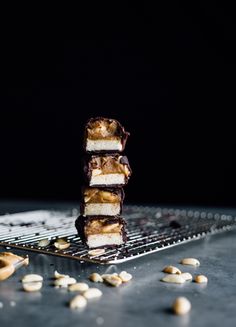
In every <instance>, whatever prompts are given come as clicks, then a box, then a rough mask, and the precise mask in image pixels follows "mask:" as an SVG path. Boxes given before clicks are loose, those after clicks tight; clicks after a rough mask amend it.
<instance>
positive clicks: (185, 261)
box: [180, 258, 200, 266]
mask: <svg viewBox="0 0 236 327" xmlns="http://www.w3.org/2000/svg"><path fill="white" fill-rule="evenodd" d="M180 263H181V264H182V265H190V266H200V262H199V260H198V259H195V258H184V259H182V260H181V261H180Z"/></svg>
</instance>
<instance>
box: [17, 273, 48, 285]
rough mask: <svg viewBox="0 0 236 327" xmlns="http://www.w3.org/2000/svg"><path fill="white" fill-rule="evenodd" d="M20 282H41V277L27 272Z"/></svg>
mask: <svg viewBox="0 0 236 327" xmlns="http://www.w3.org/2000/svg"><path fill="white" fill-rule="evenodd" d="M21 281H22V283H33V282H42V281H43V277H42V276H40V275H37V274H28V275H25V276H24V277H23V278H22V279H21Z"/></svg>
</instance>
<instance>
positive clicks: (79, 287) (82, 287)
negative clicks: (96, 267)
mask: <svg viewBox="0 0 236 327" xmlns="http://www.w3.org/2000/svg"><path fill="white" fill-rule="evenodd" d="M88 289H89V286H88V284H86V283H75V284H72V285H69V286H68V290H69V291H70V292H85V291H87V290H88Z"/></svg>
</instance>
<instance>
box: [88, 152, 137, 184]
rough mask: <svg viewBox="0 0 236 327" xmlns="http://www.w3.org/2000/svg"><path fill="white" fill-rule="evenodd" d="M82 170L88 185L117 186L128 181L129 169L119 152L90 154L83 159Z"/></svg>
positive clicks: (125, 159)
mask: <svg viewBox="0 0 236 327" xmlns="http://www.w3.org/2000/svg"><path fill="white" fill-rule="evenodd" d="M84 172H85V176H86V179H87V182H88V184H89V186H93V187H96V186H98V187H107V186H108V187H119V186H122V185H125V184H127V183H128V180H129V177H130V175H131V169H130V166H129V162H128V159H127V157H125V156H121V155H120V154H117V153H116V154H106V155H105V154H104V155H92V156H89V157H88V158H87V160H85V164H84Z"/></svg>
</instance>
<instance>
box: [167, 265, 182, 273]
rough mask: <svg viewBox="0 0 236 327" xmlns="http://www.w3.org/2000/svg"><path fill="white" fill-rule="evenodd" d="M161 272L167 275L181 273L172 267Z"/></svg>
mask: <svg viewBox="0 0 236 327" xmlns="http://www.w3.org/2000/svg"><path fill="white" fill-rule="evenodd" d="M163 272H165V273H167V274H178V275H180V274H181V271H180V270H179V268H177V267H174V266H166V267H164V269H163Z"/></svg>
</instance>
